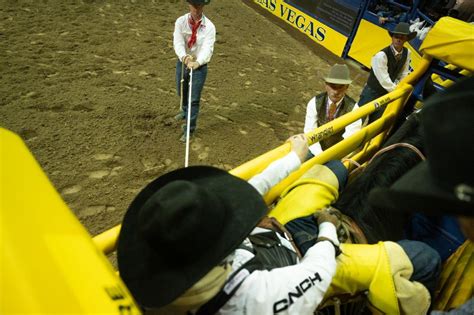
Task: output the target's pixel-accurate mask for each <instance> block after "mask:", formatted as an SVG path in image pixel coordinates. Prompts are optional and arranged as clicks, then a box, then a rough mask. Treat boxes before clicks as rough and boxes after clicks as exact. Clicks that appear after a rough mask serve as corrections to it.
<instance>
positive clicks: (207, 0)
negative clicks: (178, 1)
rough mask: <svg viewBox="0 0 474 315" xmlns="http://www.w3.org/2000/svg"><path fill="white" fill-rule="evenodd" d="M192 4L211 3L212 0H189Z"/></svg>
mask: <svg viewBox="0 0 474 315" xmlns="http://www.w3.org/2000/svg"><path fill="white" fill-rule="evenodd" d="M187 1H188V2H189V3H191V4H204V5H206V4H209V3H210V2H211V0H187Z"/></svg>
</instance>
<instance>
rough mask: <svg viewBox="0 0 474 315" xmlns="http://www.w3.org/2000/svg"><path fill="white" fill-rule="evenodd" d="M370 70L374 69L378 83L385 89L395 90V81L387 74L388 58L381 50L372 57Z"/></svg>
mask: <svg viewBox="0 0 474 315" xmlns="http://www.w3.org/2000/svg"><path fill="white" fill-rule="evenodd" d="M371 64H372V70H373V71H374V74H375V77H376V78H377V80H378V81H379V83H380V85H381V86H382V87H383V88H384V89H385V90H387V91H388V92H392V91H393V90H395V87H396V85H395V83H393V81H392V80H391V79H390V75H389V74H388V65H387V64H388V58H387V55H386V54H385V53H384V52H383V51H379V52H378V53H376V54H375V55H374V56H373V57H372V62H371Z"/></svg>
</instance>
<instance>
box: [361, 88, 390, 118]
mask: <svg viewBox="0 0 474 315" xmlns="http://www.w3.org/2000/svg"><path fill="white" fill-rule="evenodd" d="M386 93H388V92H386ZM386 93H383V94H380V93H377V92H376V91H374V90H373V89H372V88H370V87H369V86H368V85H367V84H366V85H365V86H364V89H363V90H362V93H360V97H359V102H357V104H358V105H359V107H360V106H362V105H365V104H367V103H368V102H370V101H373V100H375V99H376V98H379V97H380V96H382V95H385V94H386ZM383 112H384V108H378V109H376V110H375V111H374V112H373V113H372V114H370V115H369V123H371V122H373V121H375V120H377V119H378V118H380V117H381V116H382V114H383Z"/></svg>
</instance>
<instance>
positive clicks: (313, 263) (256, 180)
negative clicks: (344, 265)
mask: <svg viewBox="0 0 474 315" xmlns="http://www.w3.org/2000/svg"><path fill="white" fill-rule="evenodd" d="M300 164H301V162H300V160H299V158H298V156H297V155H296V153H294V152H291V153H289V154H288V155H286V156H285V157H283V158H282V159H279V160H277V161H275V162H273V163H272V164H270V165H269V166H268V167H267V168H266V169H265V170H264V171H263V172H262V173H260V174H258V175H256V176H254V177H253V178H251V179H250V180H249V183H250V184H251V185H252V186H254V187H255V188H256V189H257V190H258V191H259V192H260V193H261V194H262V195H263V194H265V193H267V192H268V191H269V190H270V189H271V188H272V187H273V186H274V185H276V184H277V183H279V182H280V181H281V180H282V179H284V178H285V177H287V176H288V174H290V173H291V172H293V171H294V170H296V169H297V168H299V166H300ZM262 232H268V230H266V229H263V228H259V227H256V228H255V229H254V230H253V231H252V233H251V234H258V233H262ZM319 236H324V237H327V238H329V239H331V240H333V241H334V242H335V243H336V244H338V240H337V233H336V228H335V227H334V225H333V224H331V223H328V222H325V223H323V224H321V225H319ZM279 237H280V236H279ZM280 240H281V241H282V244H283V246H285V247H287V248H289V249H290V250H293V248H292V246H291V244H290V243H289V242H288V240H286V239H284V238H282V237H280ZM248 243H249V241H248V239H246V240H245V241H244V244H246V245H248ZM252 258H253V253H251V252H249V251H247V250H245V249H237V250H236V251H235V253H234V261H233V264H232V269H233V271H235V270H237V269H239V267H240V266H242V265H243V264H244V263H246V262H247V261H249V260H250V259H252ZM335 272H336V259H335V250H334V246H333V245H332V244H331V243H330V242H328V241H323V242H319V243H317V244H315V245H314V246H313V247H311V248H310V249H309V250H308V251H307V253H306V255H305V256H304V257H303V258H302V259H301V261H300V262H299V263H298V264H296V265H292V266H287V267H283V268H275V269H272V270H271V271H267V270H257V271H254V272H252V273H251V274H250V275H249V276H248V277H247V278H246V279H245V280H244V282H243V283H242V285H241V286H240V287H239V289H238V290H237V291H236V292H235V294H234V295H233V296H232V297H231V298H230V300H229V301H227V303H226V304H225V305H224V306H223V307H222V308H221V309H220V310H219V312H218V314H226V315H227V314H259V315H265V314H275V313H277V314H300V315H305V314H308V315H310V314H313V312H314V310H315V309H316V307H317V306H318V304H319V303H320V302H321V300H322V299H323V297H324V294H325V293H326V290H327V289H328V288H329V285H330V283H331V280H332V277H333V276H334V274H335Z"/></svg>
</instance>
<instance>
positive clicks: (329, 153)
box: [264, 114, 395, 204]
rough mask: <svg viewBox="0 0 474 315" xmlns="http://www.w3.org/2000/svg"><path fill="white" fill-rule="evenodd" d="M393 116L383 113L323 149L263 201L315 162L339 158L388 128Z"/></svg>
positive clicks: (273, 195) (277, 186)
mask: <svg viewBox="0 0 474 315" xmlns="http://www.w3.org/2000/svg"><path fill="white" fill-rule="evenodd" d="M394 119H395V116H394V115H393V114H392V115H384V117H383V118H380V119H377V121H374V122H373V123H371V124H370V125H368V126H366V127H364V128H362V129H361V130H359V131H358V132H356V133H355V134H353V135H352V136H350V137H348V138H347V139H344V140H342V141H341V142H339V143H337V144H335V145H334V146H332V147H330V148H328V149H326V150H324V151H323V152H321V153H320V154H319V155H317V156H315V157H314V158H312V159H311V160H309V161H306V162H305V163H303V165H301V167H300V169H299V170H298V171H295V172H293V173H291V174H290V175H289V176H288V177H287V178H286V179H284V180H283V181H282V182H280V183H279V184H278V185H276V186H275V187H273V189H271V190H270V191H269V192H268V193H267V194H266V195H265V196H264V199H265V202H266V203H267V204H271V203H272V202H273V201H274V200H275V199H276V198H277V197H278V196H280V194H281V193H282V192H283V190H285V188H286V187H288V185H290V184H291V183H293V182H294V181H295V180H297V179H298V178H299V177H301V175H303V174H304V173H305V172H306V171H308V170H309V169H310V168H311V167H312V166H313V165H315V164H324V163H326V162H327V161H329V160H335V159H341V158H343V157H344V156H346V155H347V154H349V153H350V152H352V151H354V150H355V149H356V148H358V147H360V146H361V145H362V144H364V143H365V142H367V141H370V139H372V138H373V137H374V136H375V135H377V134H379V133H380V132H383V131H384V130H387V129H388V128H390V127H391V126H392V124H393V121H394Z"/></svg>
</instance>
